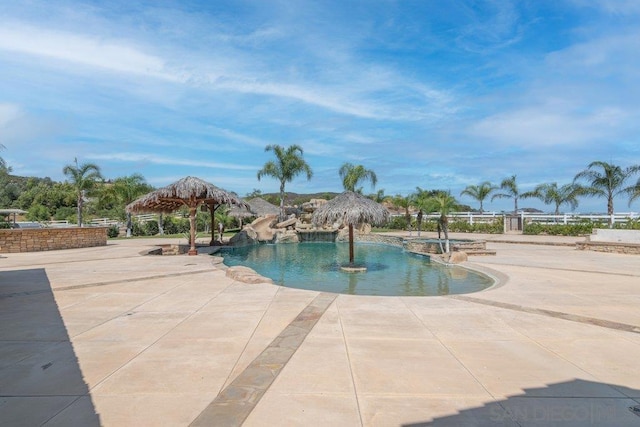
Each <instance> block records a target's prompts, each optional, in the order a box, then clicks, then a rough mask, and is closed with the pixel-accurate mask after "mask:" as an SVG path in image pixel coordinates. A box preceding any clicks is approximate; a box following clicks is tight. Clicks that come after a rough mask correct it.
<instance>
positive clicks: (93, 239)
mask: <svg viewBox="0 0 640 427" xmlns="http://www.w3.org/2000/svg"><path fill="white" fill-rule="evenodd" d="M106 245H107V227H82V228H79V227H74V228H25V229H23V230H19V229H14V230H0V253H5V254H6V253H17V252H39V251H51V250H56V249H75V248H89V247H94V246H106Z"/></svg>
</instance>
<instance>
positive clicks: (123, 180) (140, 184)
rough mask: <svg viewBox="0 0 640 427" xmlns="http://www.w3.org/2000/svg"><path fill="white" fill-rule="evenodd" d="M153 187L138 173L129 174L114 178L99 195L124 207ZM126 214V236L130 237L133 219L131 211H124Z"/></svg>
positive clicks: (104, 199)
mask: <svg viewBox="0 0 640 427" xmlns="http://www.w3.org/2000/svg"><path fill="white" fill-rule="evenodd" d="M152 190H153V188H151V186H150V185H149V184H147V183H146V182H145V179H144V177H143V176H142V175H140V174H139V173H134V174H133V175H130V176H124V177H120V178H116V179H115V180H114V181H113V184H112V185H110V186H108V187H106V188H105V189H104V191H103V193H102V195H101V199H102V201H111V202H115V203H117V204H119V205H122V208H123V209H124V207H125V206H127V205H128V204H129V203H131V202H133V201H134V200H136V199H137V198H138V197H140V196H142V195H143V194H146V193H148V192H150V191H152ZM126 216H127V237H131V232H132V229H133V221H132V220H131V212H126Z"/></svg>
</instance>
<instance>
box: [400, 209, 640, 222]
mask: <svg viewBox="0 0 640 427" xmlns="http://www.w3.org/2000/svg"><path fill="white" fill-rule="evenodd" d="M505 215H511V214H509V213H504V212H484V213H479V212H452V213H450V214H449V215H447V217H448V218H449V220H465V221H467V222H468V223H469V224H472V225H473V224H475V223H491V222H493V221H494V220H496V219H498V218H502V217H504V216H505ZM517 215H518V216H519V217H520V218H522V221H523V222H526V223H538V224H565V225H566V224H575V223H579V222H584V221H592V222H602V223H608V222H609V220H611V222H612V223H613V224H615V223H620V222H626V221H628V220H630V219H631V220H635V219H639V218H640V213H638V212H619V213H615V214H613V215H611V216H609V215H607V214H580V213H566V214H560V215H553V214H538V213H529V212H518V214H517ZM393 216H404V214H394V215H393ZM412 216H413V217H414V218H415V217H416V214H415V213H414V214H412ZM439 217H440V214H436V213H431V214H425V215H424V216H423V218H424V219H425V220H426V219H437V218H439Z"/></svg>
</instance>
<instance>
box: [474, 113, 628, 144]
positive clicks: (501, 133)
mask: <svg viewBox="0 0 640 427" xmlns="http://www.w3.org/2000/svg"><path fill="white" fill-rule="evenodd" d="M625 116H626V113H625V112H624V111H621V110H618V109H615V108H601V109H596V110H595V111H593V112H591V113H586V114H585V113H583V114H580V113H574V112H567V111H554V110H553V109H550V108H546V107H545V106H540V107H534V108H523V109H520V110H516V111H514V112H507V113H500V114H496V115H493V116H490V117H487V118H485V119H483V120H480V121H478V122H477V123H475V124H474V125H472V126H471V128H470V133H471V135H472V136H476V137H480V138H482V139H483V140H489V141H493V142H498V143H500V144H502V145H507V146H523V147H527V148H531V147H548V146H554V145H587V144H590V143H593V142H597V141H599V140H601V139H602V138H604V137H605V136H606V135H608V134H610V133H611V132H613V131H615V129H616V127H617V126H618V125H619V124H620V123H621V122H623V121H624V119H625Z"/></svg>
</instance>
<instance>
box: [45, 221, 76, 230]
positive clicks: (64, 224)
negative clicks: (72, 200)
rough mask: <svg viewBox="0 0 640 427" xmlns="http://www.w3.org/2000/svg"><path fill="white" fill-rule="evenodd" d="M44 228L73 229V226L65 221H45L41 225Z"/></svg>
mask: <svg viewBox="0 0 640 427" xmlns="http://www.w3.org/2000/svg"><path fill="white" fill-rule="evenodd" d="M42 225H44V226H45V227H51V228H64V227H75V226H76V225H75V224H70V223H69V221H67V220H66V219H54V220H52V221H45V222H43V223H42Z"/></svg>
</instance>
